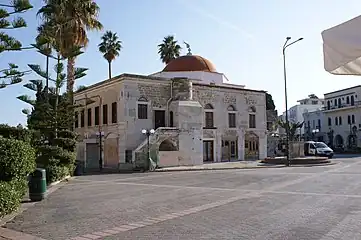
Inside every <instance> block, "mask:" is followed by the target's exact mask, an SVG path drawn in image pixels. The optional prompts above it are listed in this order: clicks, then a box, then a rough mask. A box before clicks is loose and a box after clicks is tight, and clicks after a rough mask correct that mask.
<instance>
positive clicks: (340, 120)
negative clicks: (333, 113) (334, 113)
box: [338, 116, 342, 125]
mask: <svg viewBox="0 0 361 240" xmlns="http://www.w3.org/2000/svg"><path fill="white" fill-rule="evenodd" d="M338 124H339V125H342V117H341V116H340V117H338Z"/></svg>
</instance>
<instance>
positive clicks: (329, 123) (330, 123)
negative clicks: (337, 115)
mask: <svg viewBox="0 0 361 240" xmlns="http://www.w3.org/2000/svg"><path fill="white" fill-rule="evenodd" d="M331 125H332V120H331V118H328V126H331Z"/></svg>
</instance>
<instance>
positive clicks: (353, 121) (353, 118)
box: [352, 115, 355, 124]
mask: <svg viewBox="0 0 361 240" xmlns="http://www.w3.org/2000/svg"><path fill="white" fill-rule="evenodd" d="M352 124H355V115H352Z"/></svg>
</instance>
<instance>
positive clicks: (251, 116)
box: [248, 106, 256, 128]
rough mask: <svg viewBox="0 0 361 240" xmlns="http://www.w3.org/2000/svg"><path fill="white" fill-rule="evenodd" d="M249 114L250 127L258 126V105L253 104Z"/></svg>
mask: <svg viewBox="0 0 361 240" xmlns="http://www.w3.org/2000/svg"><path fill="white" fill-rule="evenodd" d="M248 111H249V116H248V127H249V128H256V107H255V106H251V107H249V108H248Z"/></svg>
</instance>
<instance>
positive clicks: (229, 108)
mask: <svg viewBox="0 0 361 240" xmlns="http://www.w3.org/2000/svg"><path fill="white" fill-rule="evenodd" d="M227 111H230V112H234V111H236V108H235V107H234V106H233V105H232V104H231V105H229V106H228V108H227Z"/></svg>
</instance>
